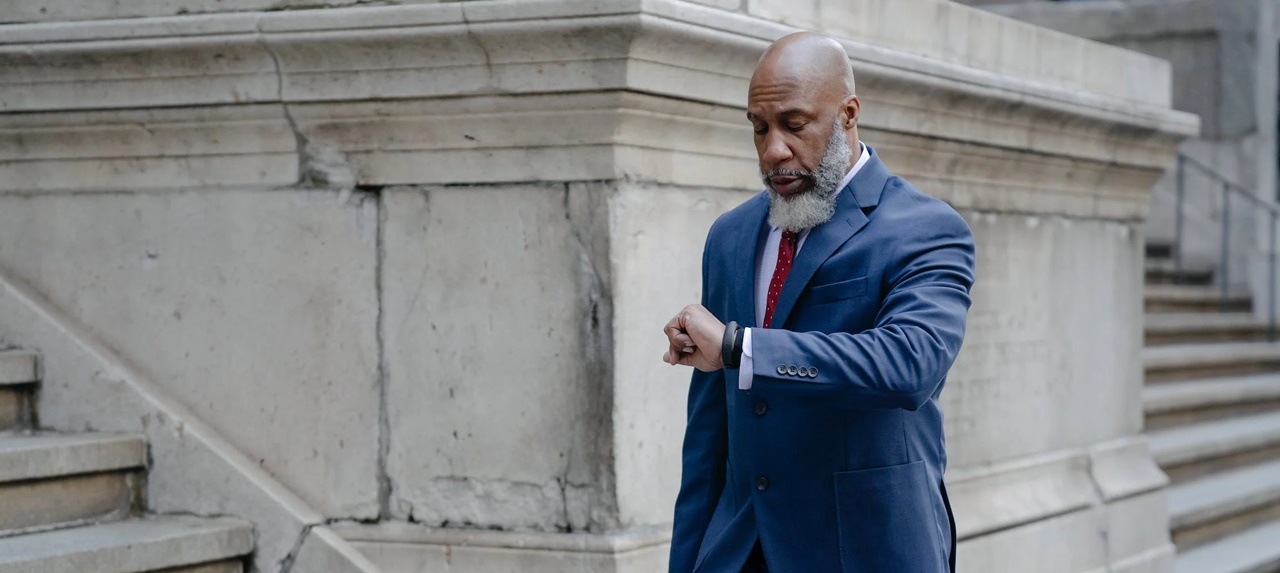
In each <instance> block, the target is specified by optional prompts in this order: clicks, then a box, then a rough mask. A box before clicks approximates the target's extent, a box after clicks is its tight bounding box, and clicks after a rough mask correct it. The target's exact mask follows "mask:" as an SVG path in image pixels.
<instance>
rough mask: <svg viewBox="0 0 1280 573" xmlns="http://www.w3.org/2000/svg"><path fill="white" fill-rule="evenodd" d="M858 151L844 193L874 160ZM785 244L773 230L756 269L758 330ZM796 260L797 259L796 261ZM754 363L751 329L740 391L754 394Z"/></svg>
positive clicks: (802, 237) (798, 243)
mask: <svg viewBox="0 0 1280 573" xmlns="http://www.w3.org/2000/svg"><path fill="white" fill-rule="evenodd" d="M858 149H859V150H860V151H861V153H860V154H859V155H858V161H857V162H855V163H854V164H853V167H852V168H850V169H849V173H847V174H846V175H845V176H844V180H843V181H841V182H840V189H844V188H845V187H846V186H848V185H849V181H851V180H853V176H854V175H857V174H858V171H859V170H861V169H862V166H863V165H866V163H867V160H869V159H871V154H870V153H867V146H865V145H863V144H862V142H861V141H859V142H858ZM808 237H809V229H805V230H803V231H801V232H800V237H799V239H797V241H796V252H795V256H800V248H801V247H803V246H804V240H805V239H806V238H808ZM780 244H782V229H779V228H777V227H773V226H770V227H769V236H768V237H767V238H766V239H765V241H764V249H763V250H762V251H761V252H760V255H759V257H758V258H759V260H760V267H759V268H757V269H756V318H757V320H759V321H760V323H759V324H757V325H756V326H759V327H763V326H764V324H763V323H764V313H765V307H767V306H768V304H769V283H770V282H772V281H773V271H774V267H776V266H777V264H778V245H780ZM792 260H794V259H792ZM752 366H753V363H752V362H751V329H750V328H747V329H745V332H743V334H742V363H741V364H739V365H738V389H739V390H750V389H751V378H752V372H753V371H752Z"/></svg>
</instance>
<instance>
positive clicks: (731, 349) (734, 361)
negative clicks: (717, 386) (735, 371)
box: [720, 320, 742, 369]
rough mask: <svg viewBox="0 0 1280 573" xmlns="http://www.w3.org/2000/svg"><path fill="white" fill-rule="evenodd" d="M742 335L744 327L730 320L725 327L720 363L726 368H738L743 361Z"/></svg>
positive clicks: (721, 343)
mask: <svg viewBox="0 0 1280 573" xmlns="http://www.w3.org/2000/svg"><path fill="white" fill-rule="evenodd" d="M741 334H742V327H741V326H738V323H736V322H734V321H732V320H730V321H729V324H726V325H724V338H723V339H721V341H720V361H721V362H723V363H724V367H725V368H730V369H732V368H737V367H738V362H739V361H741V360H742V342H741V340H742V339H741V338H739V337H740V336H741ZM735 350H736V352H735Z"/></svg>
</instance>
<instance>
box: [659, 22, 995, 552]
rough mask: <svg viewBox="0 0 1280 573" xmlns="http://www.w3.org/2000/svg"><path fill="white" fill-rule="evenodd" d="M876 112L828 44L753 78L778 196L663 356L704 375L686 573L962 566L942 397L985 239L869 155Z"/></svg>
mask: <svg viewBox="0 0 1280 573" xmlns="http://www.w3.org/2000/svg"><path fill="white" fill-rule="evenodd" d="M860 105H861V104H860V102H859V100H858V98H857V96H855V95H854V82H853V72H852V70H851V69H850V67H849V62H848V55H847V54H846V53H845V51H844V48H843V47H842V46H841V45H840V44H839V43H838V42H836V41H835V40H832V39H830V38H827V37H824V36H819V35H816V34H811V33H798V34H792V35H789V36H786V37H784V38H782V39H780V40H778V41H777V42H776V43H774V44H773V45H772V46H770V47H769V49H768V50H767V51H766V52H765V53H764V55H763V56H762V57H761V58H760V62H759V64H758V65H757V67H756V70H755V74H754V75H753V76H752V78H751V84H750V91H749V93H748V98H747V117H748V119H750V121H751V124H752V126H753V127H754V129H755V144H756V152H757V154H758V157H759V161H760V171H761V173H762V176H763V178H764V182H765V185H766V187H767V189H766V191H765V192H763V193H761V194H759V195H756V196H755V197H753V198H752V199H750V200H748V201H747V202H746V203H744V204H742V205H741V206H739V207H737V208H736V209H734V210H732V211H730V212H728V213H726V214H724V215H723V216H721V217H720V219H719V220H717V221H716V223H715V225H713V226H712V228H711V231H710V233H709V235H708V237H707V243H706V249H705V252H704V255H703V267H702V268H703V270H702V273H703V276H702V280H703V291H702V297H703V298H702V305H691V306H688V307H686V308H685V309H684V310H682V311H681V312H680V313H679V314H678V315H677V316H676V317H675V318H674V319H672V320H671V322H670V323H668V324H667V326H666V328H665V332H666V334H667V337H668V339H669V341H670V348H669V350H668V351H667V354H666V355H665V357H664V360H666V361H667V362H668V363H671V364H683V365H690V366H695V367H696V368H697V371H695V372H694V375H693V380H692V383H691V385H690V388H689V419H688V429H687V430H686V433H685V441H684V475H683V479H682V483H681V486H680V495H679V498H678V500H677V501H676V507H675V529H674V532H673V537H672V542H671V567H670V570H671V572H672V573H689V572H691V571H698V572H705V573H712V572H732V573H737V572H739V571H774V572H775V573H778V572H780V573H791V572H795V573H823V572H830V571H843V572H846V573H851V572H859V573H863V572H867V573H869V572H876V573H933V572H941V571H947V570H952V571H954V567H955V564H954V559H955V556H954V553H955V526H954V520H953V519H952V516H951V508H950V504H949V503H948V501H947V495H946V489H945V487H944V486H943V483H942V474H943V470H944V468H945V466H946V452H945V448H944V444H943V436H942V413H941V411H940V409H939V407H938V395H939V394H940V393H941V391H942V386H943V382H944V381H945V378H946V373H947V370H948V369H949V368H950V367H951V364H952V362H953V361H954V359H955V357H956V353H957V352H958V351H959V350H960V343H961V340H962V339H963V337H964V326H965V314H966V313H967V312H968V309H969V289H970V287H971V286H972V285H973V280H974V245H973V237H972V235H971V233H970V231H969V227H968V226H967V225H966V224H965V222H964V220H963V219H961V218H960V216H959V215H958V214H956V212H955V211H954V210H952V209H951V207H949V206H948V205H946V204H945V203H942V202H941V201H938V200H935V199H932V198H930V197H928V196H926V195H924V194H923V193H921V192H920V191H918V190H917V189H916V188H915V187H913V186H911V184H909V183H907V182H906V181H904V180H902V179H900V178H898V177H895V176H893V175H892V174H890V173H889V171H888V169H887V168H886V167H885V165H884V164H883V163H881V161H880V159H879V157H877V156H876V154H875V151H873V150H872V149H871V148H869V147H866V146H864V145H863V144H862V143H861V141H860V140H859V139H858V126H857V123H858V113H859V110H860ZM722 321H728V322H729V324H728V325H726V324H725V323H724V322H722Z"/></svg>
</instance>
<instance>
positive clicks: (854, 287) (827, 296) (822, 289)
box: [809, 277, 867, 305]
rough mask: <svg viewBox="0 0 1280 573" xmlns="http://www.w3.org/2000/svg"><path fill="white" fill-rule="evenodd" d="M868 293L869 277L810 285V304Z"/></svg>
mask: <svg viewBox="0 0 1280 573" xmlns="http://www.w3.org/2000/svg"><path fill="white" fill-rule="evenodd" d="M866 294H867V277H858V278H856V279H849V280H847V281H840V282H835V283H829V284H825V285H816V286H812V287H809V304H811V305H817V304H827V303H831V302H840V301H842V300H847V299H851V298H857V297H860V296H863V295H866Z"/></svg>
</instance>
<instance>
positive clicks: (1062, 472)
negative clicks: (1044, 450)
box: [946, 437, 1168, 540]
mask: <svg viewBox="0 0 1280 573" xmlns="http://www.w3.org/2000/svg"><path fill="white" fill-rule="evenodd" d="M946 481H947V488H948V490H949V492H950V494H951V503H952V505H953V507H954V508H955V514H956V528H957V530H958V536H959V538H960V539H961V540H965V539H970V538H975V537H981V536H984V535H990V534H994V533H998V532H1001V531H1005V530H1008V529H1014V528H1017V527H1019V526H1022V525H1026V524H1029V523H1036V522H1042V521H1045V520H1049V519H1054V518H1056V517H1058V516H1062V515H1067V514H1071V513H1073V512H1077V511H1081V510H1085V509H1088V508H1090V507H1093V506H1103V505H1108V504H1112V503H1115V502H1119V501H1122V500H1125V499H1129V498H1132V497H1136V496H1140V495H1143V494H1146V493H1150V492H1154V491H1158V490H1160V489H1161V488H1163V487H1164V486H1165V485H1167V484H1168V478H1167V477H1166V476H1165V475H1164V473H1163V472H1161V471H1160V469H1159V468H1158V467H1156V465H1155V462H1154V461H1153V460H1152V459H1151V455H1150V453H1149V452H1148V450H1147V444H1146V440H1145V438H1141V437H1135V438H1125V439H1122V440H1116V441H1113V442H1109V443H1105V444H1100V445H1098V446H1095V447H1094V448H1092V449H1090V450H1067V451H1059V452H1052V453H1048V454H1043V455H1037V456H1034V457H1028V458H1020V459H1016V460H1012V461H1009V462H1005V463H1000V464H994V465H991V466H987V467H981V468H959V469H954V470H949V471H948V472H947V477H946Z"/></svg>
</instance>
